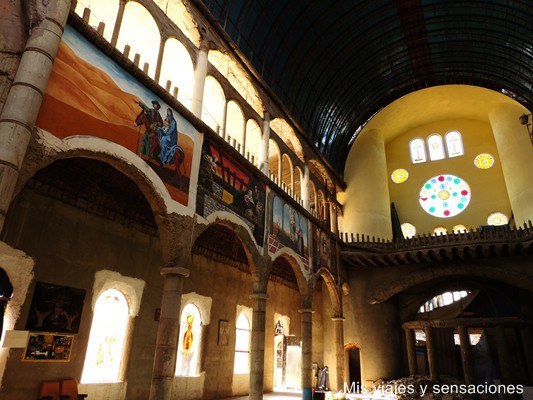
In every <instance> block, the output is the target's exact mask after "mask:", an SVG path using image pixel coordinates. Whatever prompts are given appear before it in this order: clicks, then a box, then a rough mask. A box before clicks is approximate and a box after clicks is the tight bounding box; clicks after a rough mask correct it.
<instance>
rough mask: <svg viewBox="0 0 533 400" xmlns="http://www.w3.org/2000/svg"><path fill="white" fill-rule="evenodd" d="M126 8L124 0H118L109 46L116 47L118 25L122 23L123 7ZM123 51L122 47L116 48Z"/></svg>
mask: <svg viewBox="0 0 533 400" xmlns="http://www.w3.org/2000/svg"><path fill="white" fill-rule="evenodd" d="M125 8H126V1H125V0H120V2H119V5H118V13H117V19H116V20H115V27H114V28H113V35H112V36H111V46H113V47H117V42H118V34H119V32H120V26H121V25H122V19H123V18H124V9H125ZM118 50H120V52H123V51H124V49H118Z"/></svg>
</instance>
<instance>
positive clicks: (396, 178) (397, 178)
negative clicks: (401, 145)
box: [390, 169, 409, 183]
mask: <svg viewBox="0 0 533 400" xmlns="http://www.w3.org/2000/svg"><path fill="white" fill-rule="evenodd" d="M390 177H391V179H392V181H393V182H394V183H403V182H405V181H406V180H407V178H409V173H408V172H407V171H406V170H405V169H396V170H394V171H393V172H392V174H391V176H390Z"/></svg>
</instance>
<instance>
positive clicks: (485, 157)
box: [474, 153, 494, 169]
mask: <svg viewBox="0 0 533 400" xmlns="http://www.w3.org/2000/svg"><path fill="white" fill-rule="evenodd" d="M474 165H475V166H476V167H478V168H479V169H489V168H490V167H492V166H493V165H494V157H492V156H491V155H490V154H487V153H481V154H478V155H477V156H476V158H474Z"/></svg>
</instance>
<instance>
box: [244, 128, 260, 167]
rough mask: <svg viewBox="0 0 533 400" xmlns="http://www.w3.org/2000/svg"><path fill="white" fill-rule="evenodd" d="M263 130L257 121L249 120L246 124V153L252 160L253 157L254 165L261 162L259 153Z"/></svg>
mask: <svg viewBox="0 0 533 400" xmlns="http://www.w3.org/2000/svg"><path fill="white" fill-rule="evenodd" d="M261 136H262V135H261V128H260V127H259V124H258V123H257V121H256V120H255V119H249V120H248V121H247V122H246V140H245V143H246V152H247V153H250V159H251V157H252V156H253V159H254V164H255V165H257V163H258V162H259V158H258V156H259V152H260V147H261Z"/></svg>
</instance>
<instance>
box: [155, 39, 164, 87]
mask: <svg viewBox="0 0 533 400" xmlns="http://www.w3.org/2000/svg"><path fill="white" fill-rule="evenodd" d="M165 44H166V41H164V40H163V39H161V43H159V53H158V54H157V64H156V65H155V72H154V81H156V82H158V83H159V84H160V85H161V86H163V85H164V84H165V83H166V82H159V78H160V77H161V66H162V65H163V55H164V53H165Z"/></svg>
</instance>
